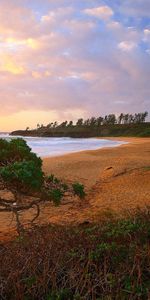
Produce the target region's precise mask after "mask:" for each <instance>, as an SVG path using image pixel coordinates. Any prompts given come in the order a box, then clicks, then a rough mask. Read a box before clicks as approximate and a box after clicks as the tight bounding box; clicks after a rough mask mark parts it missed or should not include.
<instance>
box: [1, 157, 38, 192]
mask: <svg viewBox="0 0 150 300" xmlns="http://www.w3.org/2000/svg"><path fill="white" fill-rule="evenodd" d="M0 175H1V177H2V179H3V180H4V181H5V182H6V184H7V185H8V186H10V187H12V188H13V189H17V190H20V191H24V192H25V191H30V190H35V191H38V190H40V189H41V186H42V184H43V172H42V170H41V168H40V167H39V166H37V165H36V163H35V162H34V161H22V162H15V163H13V164H11V165H8V166H5V167H1V169H0Z"/></svg>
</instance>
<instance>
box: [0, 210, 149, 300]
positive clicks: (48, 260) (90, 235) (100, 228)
mask: <svg viewBox="0 0 150 300" xmlns="http://www.w3.org/2000/svg"><path fill="white" fill-rule="evenodd" d="M149 239H150V208H147V209H145V210H144V211H137V212H136V214H135V215H131V216H130V217H126V218H124V219H122V220H120V219H118V220H117V219H114V220H112V219H111V220H110V219H107V220H106V221H103V222H101V221H99V223H97V224H88V225H85V224H80V225H79V226H75V227H72V226H70V227H69V226H68V227H66V226H50V225H47V226H42V227H36V228H34V229H32V230H29V231H26V232H25V234H24V237H23V238H21V239H17V240H15V241H13V242H11V243H9V244H3V245H2V244H1V247H0V253H1V255H0V266H1V268H0V299H2V300H5V299H14V300H15V299H16V300H18V299H23V300H24V299H33V300H41V299H44V300H45V299H46V300H60V299H61V300H95V299H97V300H98V299H106V300H107V299H112V300H113V299H118V300H122V299H123V300H147V299H150V280H149V278H150V255H149V253H150V245H149Z"/></svg>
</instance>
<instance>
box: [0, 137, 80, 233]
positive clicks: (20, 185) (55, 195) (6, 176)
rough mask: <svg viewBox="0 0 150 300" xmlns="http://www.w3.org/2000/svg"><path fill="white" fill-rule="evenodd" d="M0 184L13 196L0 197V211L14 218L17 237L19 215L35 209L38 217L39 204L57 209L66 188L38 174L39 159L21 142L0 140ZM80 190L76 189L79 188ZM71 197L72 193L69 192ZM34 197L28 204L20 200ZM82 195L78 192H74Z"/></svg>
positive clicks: (59, 182) (52, 178)
mask: <svg viewBox="0 0 150 300" xmlns="http://www.w3.org/2000/svg"><path fill="white" fill-rule="evenodd" d="M0 147H1V151H0V181H1V182H2V183H3V185H4V187H5V188H7V189H8V190H10V191H11V192H12V193H13V195H14V201H11V200H7V199H2V198H0V212H12V213H14V214H15V216H16V224H17V231H18V234H19V235H20V234H22V230H23V226H22V224H21V222H20V212H22V211H24V210H28V209H30V208H33V207H36V209H37V211H36V215H35V216H34V218H33V219H32V220H31V223H33V221H35V220H36V219H37V217H38V216H39V214H40V203H41V202H46V201H53V203H54V204H55V205H56V206H58V205H59V204H60V203H61V200H62V198H63V197H64V196H65V192H66V191H67V190H68V186H67V185H66V184H65V183H63V182H62V181H61V180H59V179H58V178H56V177H55V176H54V175H53V174H52V175H50V176H48V177H46V176H45V175H44V173H43V171H42V160H41V159H40V158H39V157H37V155H36V154H35V153H32V152H31V149H30V148H29V147H28V145H27V143H26V142H25V141H24V140H23V139H20V138H19V139H13V140H11V141H6V140H3V139H0ZM79 188H80V187H79ZM69 191H70V193H72V194H73V192H72V190H71V189H69ZM24 194H25V195H27V196H32V197H34V199H33V200H31V201H29V202H27V203H26V202H25V201H23V203H22V196H23V195H24ZM77 194H78V195H79V196H82V193H81V191H80V190H79V192H78V191H77Z"/></svg>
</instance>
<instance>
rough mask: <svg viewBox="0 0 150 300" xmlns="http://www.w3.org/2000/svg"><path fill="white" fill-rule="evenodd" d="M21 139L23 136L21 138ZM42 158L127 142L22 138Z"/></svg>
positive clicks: (5, 135) (0, 135)
mask: <svg viewBox="0 0 150 300" xmlns="http://www.w3.org/2000/svg"><path fill="white" fill-rule="evenodd" d="M19 137H21V136H19ZM0 138H4V139H7V140H10V139H14V138H16V137H11V136H9V134H4V133H0ZM22 138H23V139H24V140H25V141H26V142H27V144H28V146H29V147H30V148H31V149H32V151H33V152H35V153H36V154H37V155H38V156H40V157H47V156H60V155H63V154H67V153H72V152H78V151H83V150H96V149H100V148H104V147H116V146H120V145H122V144H126V142H122V141H110V140H107V139H96V138H68V137H64V138H48V137H46V138H45V137H22Z"/></svg>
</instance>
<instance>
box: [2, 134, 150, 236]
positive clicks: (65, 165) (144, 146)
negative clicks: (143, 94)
mask: <svg viewBox="0 0 150 300" xmlns="http://www.w3.org/2000/svg"><path fill="white" fill-rule="evenodd" d="M111 139H112V138H111ZM115 139H120V140H126V141H128V144H124V145H121V146H119V147H112V148H105V149H104V148H102V149H98V150H88V151H82V152H77V153H70V154H67V155H63V156H58V157H49V158H45V159H43V171H44V172H45V173H46V174H47V175H48V174H49V175H50V174H54V175H55V176H56V177H57V178H59V179H62V180H63V182H64V183H72V182H80V183H82V184H84V186H85V191H86V193H87V195H86V198H85V199H83V200H82V201H81V200H78V199H71V200H70V199H69V201H68V199H66V201H64V202H62V204H61V205H60V206H59V207H55V206H54V205H53V204H52V203H47V205H46V206H45V205H43V206H41V214H40V216H39V218H38V219H37V222H36V224H38V225H42V224H56V225H57V224H58V225H65V226H66V225H67V226H68V225H77V224H82V223H84V222H87V221H88V222H99V220H103V218H104V215H107V216H108V215H112V213H114V214H115V215H119V217H120V216H122V215H123V214H124V212H125V211H128V212H129V213H132V211H134V210H135V209H136V208H137V207H139V208H146V206H150V185H149V182H150V138H139V139H138V138H126V139H124V138H122V137H120V138H115ZM1 192H2V193H5V191H1ZM2 196H4V194H3V195H2ZM32 214H34V210H33V211H32V210H30V211H29V212H24V214H23V219H24V221H25V223H27V220H30V219H31V216H32ZM0 228H1V230H0V240H1V239H9V238H10V237H11V236H12V235H13V234H14V233H15V231H14V222H12V221H11V214H10V213H1V219H0Z"/></svg>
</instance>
